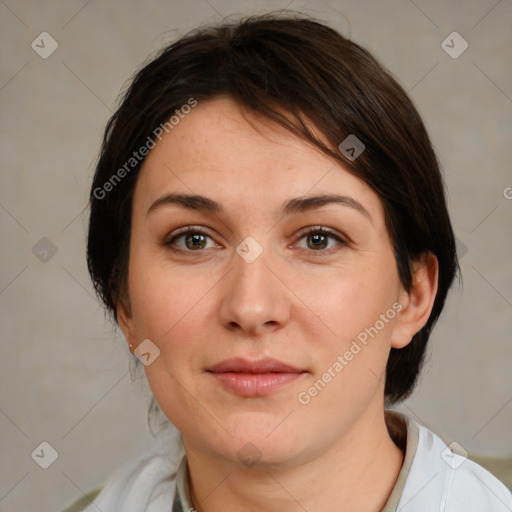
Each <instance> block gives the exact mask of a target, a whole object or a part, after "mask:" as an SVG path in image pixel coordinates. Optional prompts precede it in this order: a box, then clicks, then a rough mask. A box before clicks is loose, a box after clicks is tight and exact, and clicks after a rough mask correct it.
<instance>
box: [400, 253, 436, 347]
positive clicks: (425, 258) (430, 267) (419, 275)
mask: <svg viewBox="0 0 512 512" xmlns="http://www.w3.org/2000/svg"><path fill="white" fill-rule="evenodd" d="M438 276H439V265H438V261H437V258H436V257H435V256H434V254H432V253H430V252H428V253H424V254H422V255H421V257H420V258H419V259H418V260H416V261H415V262H414V264H413V276H412V286H411V289H410V290H409V291H407V290H405V289H403V288H402V290H401V292H400V297H399V300H398V302H399V303H400V305H401V306H402V309H401V310H400V312H399V314H398V315H397V321H396V323H395V325H394V328H393V334H392V336H391V346H392V347H393V348H403V347H405V346H406V345H408V344H409V343H410V342H411V340H412V338H413V336H414V335H415V334H416V333H417V332H418V331H419V330H421V328H422V327H423V326H424V325H425V324H426V323H427V320H428V319H429V317H430V312H431V311H432V307H433V306H434V300H435V298H436V293H437V280H438Z"/></svg>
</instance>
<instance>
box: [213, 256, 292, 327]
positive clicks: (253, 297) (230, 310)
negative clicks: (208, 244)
mask: <svg viewBox="0 0 512 512" xmlns="http://www.w3.org/2000/svg"><path fill="white" fill-rule="evenodd" d="M233 260H234V261H233V265H234V267H233V268H232V269H231V271H230V272H229V273H228V275H227V276H226V279H225V282H224V288H223V291H222V293H223V296H222V305H221V309H220V317H221V321H222V324H223V325H224V326H225V327H226V328H227V329H229V330H231V331H236V330H239V331H240V332H243V333H245V334H248V335H251V336H258V335H264V334H269V333H271V332H274V331H275V330H278V329H280V328H282V327H283V326H285V325H286V324H287V323H288V322H289V320H290V309H291V300H290V298H291V295H292V293H291V291H290V290H289V289H288V288H287V287H286V285H285V284H284V282H285V280H284V276H281V275H280V273H279V268H278V265H277V264H276V262H275V261H272V260H273V259H272V257H271V255H269V253H268V251H266V250H264V251H263V252H262V253H261V254H260V255H259V256H258V257H257V258H256V259H255V260H254V261H252V262H248V261H247V260H245V259H244V258H243V257H241V256H240V255H239V254H238V253H235V254H234V256H233ZM249 261H250V260H249Z"/></svg>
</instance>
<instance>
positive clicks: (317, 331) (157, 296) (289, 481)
mask: <svg viewBox="0 0 512 512" xmlns="http://www.w3.org/2000/svg"><path fill="white" fill-rule="evenodd" d="M171 192H173V193H184V194H200V195H204V196H207V197H209V198H211V199H213V200H215V201H217V202H219V203H221V204H222V206H223V208H224V210H225V212H224V213H221V214H213V213H209V212H202V211H194V210H191V209H185V208H182V207H180V206H177V205H171V204H166V205H161V206H160V207H156V208H154V209H153V210H152V211H150V212H149V213H148V209H149V208H150V206H151V205H152V204H153V203H154V202H155V201H156V200H157V199H159V198H160V197H162V196H163V195H165V194H168V193H171ZM319 194H339V195H342V196H348V197H350V198H352V199H353V200H356V201H358V202H359V203H360V204H361V205H362V206H363V207H364V208H365V209H366V211H367V212H368V216H366V215H365V214H363V213H361V211H358V210H357V209H355V208H353V207H352V206H349V205H346V204H329V205H325V206H322V207H321V208H317V209H314V210H311V211H305V212H302V213H293V214H290V215H287V216H283V215H282V214H280V213H279V209H280V207H281V205H282V203H283V202H285V201H287V200H289V199H291V198H299V197H304V196H312V195H319ZM185 226H194V227H197V228H201V230H202V231H206V234H207V237H206V238H203V239H200V240H199V241H197V239H196V241H194V240H193V239H192V240H191V235H190V234H189V235H188V245H187V243H186V242H187V235H184V236H182V237H180V238H178V239H175V241H174V248H175V250H172V248H171V246H168V245H166V244H165V242H166V241H169V240H170V239H171V238H172V236H170V235H173V233H176V231H177V230H178V228H183V227H185ZM310 226H316V227H318V226H324V227H326V228H330V229H332V230H333V231H334V233H335V235H338V236H339V237H340V238H342V239H344V240H346V243H339V242H338V241H337V240H336V239H335V238H331V237H328V238H327V239H321V241H320V243H319V242H317V244H318V245H314V244H313V243H312V237H313V236H312V235H306V234H305V231H306V229H305V228H308V227H310ZM248 236H251V237H253V238H254V239H255V240H256V241H257V243H258V244H259V246H260V247H261V248H262V250H263V252H262V253H261V254H260V255H259V256H258V257H257V258H256V259H255V260H254V261H253V262H252V263H248V262H246V261H245V260H244V259H243V258H242V257H241V256H240V255H239V254H238V253H237V252H236V249H237V247H238V246H239V245H240V244H241V242H242V241H244V239H245V238H246V237H248ZM198 246H199V248H197V247H198ZM318 246H319V248H318ZM180 249H181V251H180ZM416 269H417V273H416V278H415V281H414V285H413V288H412V289H411V290H410V291H409V292H406V291H405V290H404V289H403V288H402V285H401V283H400V280H399V277H398V273H397V269H396V261H395V258H394V255H393V250H392V244H391V241H390V238H389V234H388V232H387V229H386V226H385V222H384V212H383V208H382V205H381V202H380V200H379V198H378V196H377V195H376V194H375V193H374V192H373V191H372V189H371V188H369V187H368V186H367V185H366V184H365V183H363V182H362V181H361V180H359V179H358V178H356V177H354V176H353V175H351V174H350V173H349V172H347V171H346V170H345V169H344V168H343V167H342V166H341V165H340V164H339V163H338V162H334V161H332V160H331V159H329V158H328V157H327V156H325V155H324V154H322V153H321V152H320V151H319V150H318V149H316V148H314V147H313V146H311V145H309V144H308V143H306V142H305V141H303V140H300V139H298V138H297V137H295V136H293V135H292V134H290V133H289V132H287V131H285V130H284V129H283V128H281V127H278V126H276V125H274V124H272V123H271V122H270V121H268V120H265V119H262V118H260V117H257V116H256V115H255V114H253V113H249V112H245V111H242V110H241V108H240V107H239V106H238V105H237V104H236V103H235V102H234V101H232V100H231V99H228V98H219V99H215V100H211V101H208V102H203V103H200V104H199V105H198V106H197V107H195V108H194V109H193V110H192V112H191V113H190V114H188V115H187V116H186V117H185V118H184V119H182V120H181V121H180V123H179V124H178V125H177V126H175V127H174V129H173V130H172V131H171V132H170V133H169V134H167V135H166V136H165V137H164V138H163V139H162V141H161V142H159V143H158V144H157V146H156V147H155V148H154V149H153V150H152V151H151V152H150V153H149V155H148V157H147V158H146V160H145V161H144V164H143V167H142V170H141V173H140V176H139V178H138V182H137V185H136V189H135V194H134V199H133V215H132V232H131V243H130V260H129V276H128V289H129V297H127V298H126V300H124V301H123V302H119V303H118V306H117V313H118V318H119V324H120V327H121V329H122V330H123V333H124V335H125V337H126V340H127V343H128V344H130V345H132V350H134V349H135V347H137V345H138V344H139V343H141V341H142V340H144V339H150V340H151V342H152V343H154V344H155V345H156V346H157V347H158V349H159V350H160V355H159V357H158V358H156V359H155V361H154V362H152V363H151V364H150V365H148V366H145V372H146V376H147V379H148V382H149V385H150V387H151V389H152V392H153V394H154V396H155V398H156V400H157V402H158V404H159V406H160V408H161V409H162V411H163V412H164V413H165V414H166V416H167V417H168V418H169V419H170V421H171V422H172V423H173V424H174V425H175V426H176V427H177V428H178V429H179V430H180V431H181V433H182V436H183V440H184V444H185V451H186V454H187V458H188V462H189V468H190V473H191V477H190V480H191V482H190V483H191V490H192V498H193V502H194V503H193V504H194V507H195V508H196V509H197V510H198V511H199V512H217V511H220V510H245V511H252V510H254V511H274V510H280V511H282V510H289V511H293V510H303V509H306V510H324V511H337V512H340V511H343V510H347V511H348V510H350V511H357V510H365V511H372V510H375V511H378V510H380V509H381V508H382V506H383V505H384V504H385V502H386V500H387V498H388V496H389V493H390V491H391V489H392V487H393V485H394V483H395V480H396V477H397V475H398V473H399V471H400V468H401V464H402V461H403V454H402V452H401V451H400V450H399V449H398V448H397V447H396V446H395V445H394V443H393V442H392V440H391V438H390V437H389V434H388V431H387V429H386V425H385V422H384V377H385V368H386V362H387V359H388V355H389V350H390V349H391V347H395V348H401V347H403V346H405V345H406V344H407V343H409V342H410V340H411V338H412V336H413V335H414V334H415V333H416V332H417V331H418V330H419V329H421V327H422V326H423V325H424V324H425V323H426V321H427V319H428V316H429V314H430V311H431V308H432V304H433V301H434V297H435V293H436V290H437V261H436V259H435V257H434V256H431V255H428V256H425V257H424V258H423V259H422V260H421V261H419V262H417V264H416ZM393 304H395V307H396V305H397V304H399V305H400V312H399V313H397V314H396V315H394V318H392V319H389V320H388V322H385V323H384V327H383V328H382V329H380V330H379V332H378V334H377V335H376V336H374V337H373V338H369V341H368V343H367V345H366V346H363V345H361V346H362V349H361V350H360V351H359V352H358V353H357V354H356V355H354V357H353V358H352V359H351V360H350V361H347V364H346V365H345V366H344V367H343V369H342V370H341V371H339V372H338V373H336V374H335V375H336V376H335V377H333V378H332V379H331V380H330V382H329V383H328V384H327V385H326V386H325V387H324V388H323V389H322V390H321V391H320V392H318V393H317V395H316V396H314V397H312V398H311V400H310V401H309V403H308V404H302V403H300V402H299V401H298V399H297V396H298V394H299V393H300V392H304V391H307V390H308V388H310V387H311V386H312V385H313V384H314V383H315V382H316V381H318V379H320V378H322V375H323V374H325V372H326V371H327V370H328V368H330V367H332V366H333V364H334V363H335V361H336V360H337V357H338V356H339V355H343V354H344V353H345V352H346V351H347V350H349V348H350V346H351V343H352V341H353V340H354V339H356V337H357V336H358V335H359V334H360V333H361V332H362V331H364V330H365V328H369V327H370V326H374V325H375V324H376V321H377V320H379V318H381V316H380V315H382V314H385V313H386V311H388V310H390V309H392V307H393ZM379 326H380V324H379ZM230 357H242V358H245V359H249V360H257V359H261V358H263V357H273V358H276V359H278V360H280V361H282V362H284V363H287V364H290V365H293V366H295V367H298V368H300V369H302V370H304V373H302V374H301V376H300V377H299V378H298V379H296V380H295V381H293V382H291V383H289V384H287V385H285V386H283V387H281V388H279V389H277V390H275V391H273V392H272V393H270V394H268V395H265V396H258V397H252V396H251V397H246V396H239V395H237V394H235V393H233V392H231V391H229V390H226V389H225V388H223V387H222V386H221V385H220V384H219V383H218V381H217V379H216V378H215V377H213V376H212V374H211V373H208V372H207V371H206V368H208V367H210V366H212V365H213V364H216V363H219V362H220V361H223V360H225V359H227V358H230ZM247 443H252V445H254V446H255V447H256V448H257V452H255V453H257V456H256V457H257V458H258V462H257V464H255V465H254V466H252V467H248V466H247V465H245V464H244V463H243V462H242V461H241V459H240V455H239V451H240V450H242V453H244V451H243V450H247V449H248V448H247V447H246V445H247ZM244 446H245V447H246V448H244ZM302 507H303V508H302Z"/></svg>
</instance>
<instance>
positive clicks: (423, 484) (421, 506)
mask: <svg viewBox="0 0 512 512" xmlns="http://www.w3.org/2000/svg"><path fill="white" fill-rule="evenodd" d="M408 422H409V425H412V424H413V423H414V422H413V420H411V419H410V418H409V419H408ZM415 427H416V428H417V430H418V445H417V449H416V453H415V455H414V459H413V462H412V465H411V468H410V472H409V475H408V477H407V480H406V483H405V486H404V491H403V494H402V498H401V500H400V504H399V507H398V508H399V510H402V511H403V512H420V511H424V510H439V511H441V512H482V511H483V510H485V511H489V512H510V511H511V510H512V494H511V492H510V491H509V490H508V489H507V488H506V487H505V485H504V484H503V483H501V482H500V481H499V480H498V479H497V478H496V477H494V476H493V475H492V474H491V473H490V472H489V471H487V470H486V469H484V468H483V467H482V466H480V465H479V464H477V463H476V462H473V461H472V460H470V459H468V458H467V453H464V450H463V449H461V447H460V446H459V445H457V444H456V443H452V444H451V445H450V446H447V445H446V443H445V442H444V441H443V440H442V439H441V438H440V437H439V436H438V435H436V434H435V433H434V432H432V431H431V430H430V429H428V428H427V427H424V426H422V425H418V424H415Z"/></svg>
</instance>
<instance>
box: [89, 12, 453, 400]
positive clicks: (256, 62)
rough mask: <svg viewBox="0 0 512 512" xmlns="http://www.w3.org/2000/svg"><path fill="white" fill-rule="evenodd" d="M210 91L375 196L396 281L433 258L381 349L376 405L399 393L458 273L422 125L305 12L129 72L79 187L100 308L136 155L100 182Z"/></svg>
mask: <svg viewBox="0 0 512 512" xmlns="http://www.w3.org/2000/svg"><path fill="white" fill-rule="evenodd" d="M221 95H223V96H225V95H228V96H230V97H232V98H233V99H234V100H236V101H237V102H238V103H239V104H240V105H242V106H243V107H245V108H247V109H249V110H252V111H255V112H259V113H260V114H262V115H264V116H266V117H267V118H269V119H272V120H274V121H277V122H278V123H280V124H281V125H282V126H284V127H285V128H287V129H288V130H290V131H291V132H292V133H295V134H297V135H298V136H299V137H302V138H303V139H305V140H307V141H309V142H310V143H313V144H314V145H315V146H316V147H318V148H320V149H321V150H322V151H323V152H325V153H326V154H327V155H329V156H331V157H332V158H334V159H335V160H337V161H339V162H341V163H343V164H344V166H345V168H347V169H348V170H349V171H350V172H351V173H353V174H354V175H355V176H357V177H358V178H360V179H361V180H363V181H364V182H365V183H367V184H368V185H369V186H370V187H371V188H372V189H373V190H374V191H375V192H376V193H377V195H378V196H379V197H380V199H381V201H382V204H383V207H384V211H385V218H386V224H387V228H388V230H389V233H390V235H391V239H392V241H393V246H394V253H395V257H396V262H397V269H398V274H399V277H400V280H401V282H402V284H403V285H404V287H405V288H406V289H408V288H409V287H410V286H411V283H412V273H411V264H412V263H413V262H414V261H415V259H417V258H418V257H419V256H420V255H421V254H423V253H426V252H431V253H433V254H434V255H435V256H436V257H437V259H438V262H439V280H438V291H437V295H436V298H435V302H434V306H433V309H432V312H431V315H430V318H429V320H428V322H427V323H426V325H425V326H424V327H423V329H421V330H420V331H419V332H418V333H417V334H416V335H415V336H414V337H413V340H412V342H411V343H409V344H408V345H407V346H406V347H404V348H402V349H400V350H396V349H392V350H391V353H390V356H389V360H388V364H387V372H386V384H385V396H386V399H387V402H388V403H394V402H397V401H399V400H402V399H404V398H405V397H407V396H408V395H409V394H410V393H411V391H412V389H413V387H414V385H415V382H416V380H417V377H418V374H419V371H420V369H421V366H422V362H423V358H424V353H425V348H426V344H427V341H428V338H429V336H430V332H431V330H432V328H433V326H434V324H435V322H436V321H437V319H438V317H439V315H440V313H441V311H442V309H443V306H444V303H445V299H446V295H447V292H448V289H449V287H450V286H451V283H452V281H453V278H454V276H455V275H456V273H457V270H458V262H457V256H456V251H455V241H454V235H453V231H452V227H451V223H450V219H449V216H448V211H447V207H446V201H445V196H444V187H443V181H442V177H441V173H440V170H439V165H438V162H437V159H436V156H435V153H434V151H433V148H432V144H431V142H430V140H429V137H428V134H427V132H426V130H425V127H424V125H423V122H422V120H421V118H420V116H419V114H418V112H417V111H416V109H415V108H414V106H413V104H412V102H411V100H410V99H409V97H408V96H407V94H406V93H405V91H404V90H403V89H402V87H400V85H399V84H398V83H397V82H396V80H395V79H394V78H393V77H392V76H391V74H390V73H389V72H388V71H387V70H385V69H384V68H383V67H382V66H381V65H380V64H379V63H378V62H377V61H376V60H375V58H374V57H373V56H372V55H371V54H370V53H369V52H368V51H367V50H365V49H363V48H362V47H361V46H359V45H357V44H355V43H354V42H352V41H350V40H348V39H346V38H345V37H343V36H342V35H340V34H339V33H338V32H336V31H335V30H333V29H331V28H329V27H327V26H325V25H323V24H322V23H319V22H317V21H316V20H313V19H311V18H307V17H304V16H291V15H286V17H284V16H282V15H276V14H272V13H270V14H267V15H264V16H253V17H249V18H246V19H244V20H241V21H238V22H235V23H225V24H222V25H220V26H216V27H206V28H200V29H196V30H194V31H193V32H191V33H189V34H187V35H186V36H184V37H182V38H180V39H179V40H178V41H176V42H174V43H173V44H171V45H169V46H168V47H166V48H165V49H163V50H162V51H161V52H160V53H159V55H158V56H157V57H156V58H154V59H153V60H152V61H151V62H149V64H147V65H146V66H144V67H143V68H142V69H141V70H140V71H139V72H138V73H137V74H136V75H135V77H134V78H133V80H132V81H131V84H130V86H129V88H128V89H127V90H126V92H125V94H124V95H123V98H122V101H121V105H120V106H119V108H118V110H117V111H116V112H115V114H114V115H113V116H112V117H111V119H110V120H109V122H108V124H107V127H106V131H105V135H104V139H103V145H102V148H101V153H100V158H99V161H98V164H97V168H96V173H95V176H94V180H93V183H92V187H91V194H90V208H91V213H90V222H89V233H88V246H87V261H88V267H89V272H90V274H91V277H92V281H93V283H94V286H95V289H96V291H97V293H98V295H99V297H100V298H101V299H102V301H103V303H104V305H105V307H106V308H107V310H108V311H109V312H110V313H111V314H112V316H113V318H114V319H115V320H116V321H117V318H116V312H115V302H116V300H117V299H121V298H122V297H124V296H126V295H127V291H126V290H125V288H126V283H127V269H128V259H129V240H130V230H131V227H130V226H131V206H132V197H133V191H134V188H135V184H136V180H137V175H138V171H139V169H140V166H141V164H142V162H139V163H137V165H135V166H134V167H133V169H131V170H129V172H125V173H123V179H121V180H119V181H118V182H116V183H115V186H112V187H109V191H108V193H107V192H105V191H106V188H103V187H104V184H105V183H107V182H108V181H109V180H112V177H113V175H114V174H115V173H116V171H117V170H118V169H121V168H123V166H125V165H126V162H127V161H128V160H129V159H130V157H131V156H132V154H133V152H135V151H137V150H138V149H139V148H140V147H142V146H143V145H145V144H147V141H148V140H153V139H154V131H155V128H157V127H158V126H160V125H162V124H163V123H165V122H166V121H167V120H169V119H170V118H171V116H172V115H173V114H174V112H175V111H176V110H177V109H179V108H180V107H181V106H182V105H184V104H186V103H187V102H188V101H189V99H190V98H191V97H193V98H194V99H195V100H197V101H198V102H201V101H202V100H207V99H214V98H215V97H218V96H221ZM308 123H313V125H314V126H315V127H316V128H318V129H319V130H320V132H321V133H322V135H323V136H324V137H325V140H326V141H327V143H324V142H322V141H321V140H319V139H318V138H316V137H315V136H314V135H313V133H312V132H311V130H310V129H309V128H308ZM310 126H311V124H310ZM349 135H355V136H356V137H357V138H358V139H359V140H360V141H362V142H363V144H364V146H365V150H364V151H363V153H362V154H361V155H360V156H359V157H358V158H356V159H354V160H352V159H349V158H347V156H346V154H345V153H343V152H342V151H340V149H339V148H338V146H339V144H340V143H341V142H342V141H343V140H344V139H345V138H346V137H347V136H349ZM125 169H126V166H125ZM99 190H101V191H102V192H101V193H99V192H98V191H99Z"/></svg>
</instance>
